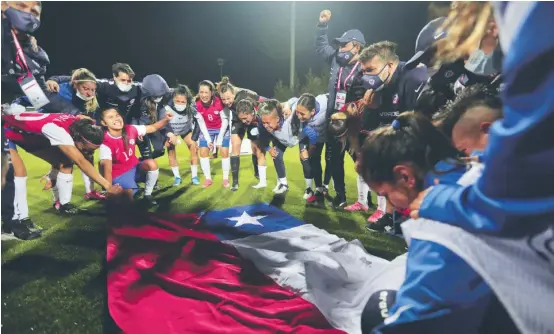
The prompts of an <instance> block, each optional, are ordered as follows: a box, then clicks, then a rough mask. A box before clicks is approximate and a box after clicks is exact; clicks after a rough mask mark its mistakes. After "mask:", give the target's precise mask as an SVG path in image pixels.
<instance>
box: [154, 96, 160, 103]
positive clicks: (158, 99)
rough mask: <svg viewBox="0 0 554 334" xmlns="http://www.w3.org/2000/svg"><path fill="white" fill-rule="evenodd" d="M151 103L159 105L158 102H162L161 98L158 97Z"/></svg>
mask: <svg viewBox="0 0 554 334" xmlns="http://www.w3.org/2000/svg"><path fill="white" fill-rule="evenodd" d="M152 101H154V102H156V103H160V102H162V97H158V98H155V99H152Z"/></svg>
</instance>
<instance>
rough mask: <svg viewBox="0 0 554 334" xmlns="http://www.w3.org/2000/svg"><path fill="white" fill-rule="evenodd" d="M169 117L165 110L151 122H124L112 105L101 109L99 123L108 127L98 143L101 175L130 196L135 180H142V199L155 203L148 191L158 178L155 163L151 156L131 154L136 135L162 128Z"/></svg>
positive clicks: (135, 183) (133, 190)
mask: <svg viewBox="0 0 554 334" xmlns="http://www.w3.org/2000/svg"><path fill="white" fill-rule="evenodd" d="M171 118H172V115H171V113H167V114H166V116H165V118H164V119H163V120H161V121H158V122H156V123H154V124H151V125H125V124H124V122H123V118H122V117H121V115H120V114H119V112H118V111H117V110H116V109H106V110H104V111H103V112H102V114H101V116H100V119H101V122H102V125H103V126H105V127H107V129H108V130H107V131H106V132H105V134H104V142H103V143H102V145H101V146H100V168H101V170H102V174H103V175H104V178H105V179H106V180H108V181H109V182H111V183H112V184H118V185H120V186H121V187H122V188H123V189H124V190H125V191H126V192H127V193H128V195H129V196H130V197H132V196H133V195H135V194H136V192H137V190H138V185H137V182H145V186H144V199H145V200H146V201H147V202H148V203H149V204H151V205H156V204H157V203H156V201H155V200H154V199H153V198H152V191H153V190H154V186H155V185H156V181H158V175H159V169H158V164H157V163H156V161H155V160H154V159H146V160H142V161H139V159H138V158H137V156H136V154H135V148H136V141H137V138H138V137H140V136H144V135H147V134H149V133H154V132H156V131H158V130H160V129H162V128H163V127H165V126H166V125H167V122H168V121H169V120H170V119H171Z"/></svg>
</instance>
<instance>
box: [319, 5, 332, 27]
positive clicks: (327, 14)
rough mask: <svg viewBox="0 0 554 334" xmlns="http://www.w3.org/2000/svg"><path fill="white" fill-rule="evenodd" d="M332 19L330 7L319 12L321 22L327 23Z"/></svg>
mask: <svg viewBox="0 0 554 334" xmlns="http://www.w3.org/2000/svg"><path fill="white" fill-rule="evenodd" d="M330 19H331V11H330V10H328V9H324V10H322V11H321V13H319V23H320V24H326V23H327V22H329V20H330Z"/></svg>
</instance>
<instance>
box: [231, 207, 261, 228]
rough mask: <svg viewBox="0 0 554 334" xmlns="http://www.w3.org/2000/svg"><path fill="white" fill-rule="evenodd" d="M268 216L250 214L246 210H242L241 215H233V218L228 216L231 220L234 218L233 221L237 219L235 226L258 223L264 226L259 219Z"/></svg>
mask: <svg viewBox="0 0 554 334" xmlns="http://www.w3.org/2000/svg"><path fill="white" fill-rule="evenodd" d="M265 217H267V216H250V215H249V214H248V213H246V211H243V212H242V215H241V216H240V217H231V218H227V219H229V220H232V221H236V223H235V227H239V226H242V225H248V224H250V225H258V226H263V225H262V223H260V222H259V221H258V219H262V218H265Z"/></svg>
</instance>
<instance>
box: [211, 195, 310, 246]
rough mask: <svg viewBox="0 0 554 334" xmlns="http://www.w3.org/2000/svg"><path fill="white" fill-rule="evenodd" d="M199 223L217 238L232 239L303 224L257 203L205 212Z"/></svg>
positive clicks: (263, 204) (278, 210)
mask: <svg viewBox="0 0 554 334" xmlns="http://www.w3.org/2000/svg"><path fill="white" fill-rule="evenodd" d="M201 224H202V225H203V226H205V227H206V228H207V229H209V230H210V231H212V233H213V234H214V235H216V236H217V237H218V238H219V240H232V239H238V238H244V237H247V236H249V235H260V234H262V233H269V232H277V231H282V230H286V229H290V228H293V227H297V226H300V225H304V222H302V221H301V220H298V219H296V218H295V217H293V216H291V215H289V214H287V213H286V212H283V211H281V210H280V209H279V208H276V207H273V206H271V205H268V204H265V203H258V204H252V205H245V206H238V207H233V208H230V209H226V210H220V211H210V212H207V213H205V214H204V215H203V216H202V220H201Z"/></svg>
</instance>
